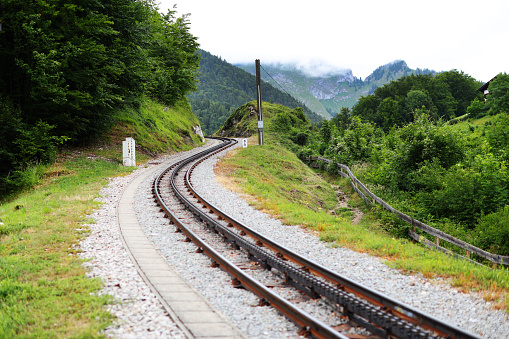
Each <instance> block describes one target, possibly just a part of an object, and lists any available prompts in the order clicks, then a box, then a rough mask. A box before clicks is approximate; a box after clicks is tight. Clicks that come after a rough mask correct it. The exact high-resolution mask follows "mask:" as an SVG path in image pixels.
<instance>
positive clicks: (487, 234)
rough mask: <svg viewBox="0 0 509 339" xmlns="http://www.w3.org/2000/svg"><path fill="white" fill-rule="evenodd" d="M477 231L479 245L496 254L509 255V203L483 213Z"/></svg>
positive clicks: (477, 243)
mask: <svg viewBox="0 0 509 339" xmlns="http://www.w3.org/2000/svg"><path fill="white" fill-rule="evenodd" d="M475 231H476V232H475V235H476V245H477V246H478V247H480V248H482V249H484V250H487V251H489V252H491V253H494V254H499V255H509V205H506V206H504V207H503V208H501V209H500V210H498V211H497V212H495V213H491V214H488V215H482V216H481V217H480V218H479V221H478V224H477V227H476V229H475Z"/></svg>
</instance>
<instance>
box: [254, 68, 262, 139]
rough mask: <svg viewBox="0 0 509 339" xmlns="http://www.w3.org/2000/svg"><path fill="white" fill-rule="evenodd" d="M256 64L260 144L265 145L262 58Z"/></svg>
mask: <svg viewBox="0 0 509 339" xmlns="http://www.w3.org/2000/svg"><path fill="white" fill-rule="evenodd" d="M255 65H256V96H257V97H258V144H259V145H260V146H262V145H263V115H262V87H261V82H262V81H261V77H260V59H256V60H255Z"/></svg>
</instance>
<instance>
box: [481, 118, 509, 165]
mask: <svg viewBox="0 0 509 339" xmlns="http://www.w3.org/2000/svg"><path fill="white" fill-rule="evenodd" d="M492 121H493V123H492V124H490V125H488V126H486V128H485V135H486V140H487V141H488V142H489V144H490V146H491V147H492V150H493V151H494V152H496V153H497V154H498V155H499V156H500V157H501V158H502V159H504V160H506V161H508V160H509V115H508V114H505V113H503V114H500V115H498V116H496V117H494V119H493V120H492Z"/></svg>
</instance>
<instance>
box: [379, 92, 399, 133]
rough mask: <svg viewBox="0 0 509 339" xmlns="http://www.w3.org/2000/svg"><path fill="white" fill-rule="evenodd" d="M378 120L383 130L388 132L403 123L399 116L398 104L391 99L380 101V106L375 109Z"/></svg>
mask: <svg viewBox="0 0 509 339" xmlns="http://www.w3.org/2000/svg"><path fill="white" fill-rule="evenodd" d="M376 113H377V115H378V118H379V120H381V121H382V122H381V124H380V126H381V127H382V128H383V129H384V130H386V131H387V130H389V129H390V128H391V127H392V126H394V125H402V124H403V121H402V119H401V115H400V114H399V105H398V102H397V101H396V100H394V99H392V98H385V99H383V100H382V102H381V103H380V105H378V107H377V109H376Z"/></svg>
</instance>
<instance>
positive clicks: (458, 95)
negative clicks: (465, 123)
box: [352, 70, 482, 131]
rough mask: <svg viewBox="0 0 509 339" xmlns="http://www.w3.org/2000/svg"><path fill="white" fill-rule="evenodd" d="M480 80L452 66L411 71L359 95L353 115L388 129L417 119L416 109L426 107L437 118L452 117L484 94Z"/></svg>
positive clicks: (463, 110) (458, 114)
mask: <svg viewBox="0 0 509 339" xmlns="http://www.w3.org/2000/svg"><path fill="white" fill-rule="evenodd" d="M478 86H479V82H477V81H475V80H474V79H473V78H471V77H470V76H469V75H466V74H464V73H463V72H458V71H456V70H452V71H449V72H444V73H440V74H439V75H437V76H436V77H433V76H432V75H410V76H406V77H403V78H400V79H398V80H396V81H392V82H391V83H389V84H386V85H384V86H383V87H379V88H377V89H376V90H375V91H374V93H373V94H372V95H368V96H365V97H362V98H361V99H359V102H358V104H357V105H355V106H354V108H353V109H352V115H356V116H360V117H361V118H363V119H365V120H368V121H371V122H374V123H375V124H377V125H378V126H380V127H382V128H383V129H384V130H386V131H388V130H389V129H390V128H391V127H392V126H403V125H404V124H406V123H409V122H412V121H413V117H414V115H413V113H414V112H415V111H416V110H419V109H423V108H424V109H426V110H427V111H428V114H429V115H430V116H431V117H432V118H433V119H438V118H442V119H444V120H449V119H452V118H454V117H455V116H460V115H463V114H465V113H466V110H467V107H468V106H469V105H470V102H471V101H472V100H474V99H475V98H477V99H479V98H481V97H482V94H481V93H480V92H478V91H476V88H477V87H478Z"/></svg>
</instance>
